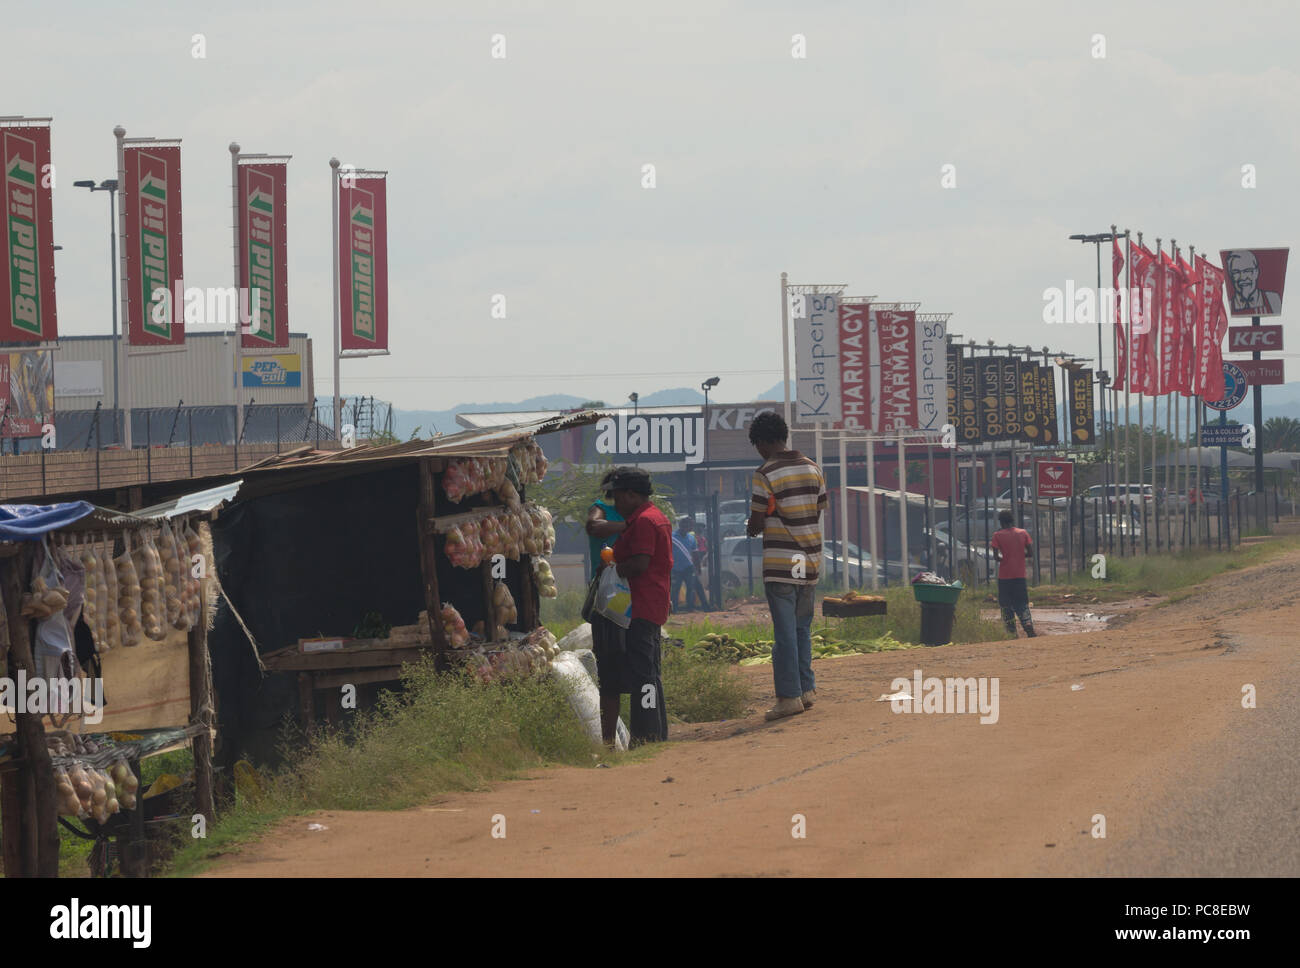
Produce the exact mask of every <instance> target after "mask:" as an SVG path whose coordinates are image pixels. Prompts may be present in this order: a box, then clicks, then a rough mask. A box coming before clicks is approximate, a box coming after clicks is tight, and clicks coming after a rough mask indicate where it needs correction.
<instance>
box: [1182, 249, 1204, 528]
mask: <svg viewBox="0 0 1300 968" xmlns="http://www.w3.org/2000/svg"><path fill="white" fill-rule="evenodd" d="M1187 258H1188V259H1190V260H1191V264H1192V279H1193V281H1195V279H1196V246H1194V245H1189V246H1188V247H1187ZM1196 291H1197V293H1198V294H1199V293H1200V291H1201V290H1200V286H1197V288H1196ZM1196 312H1197V316H1198V317H1199V315H1200V307H1199V305H1198V306H1197V309H1196ZM1199 349H1200V348H1199V347H1198V346H1196V323H1195V321H1193V323H1192V367H1191V370H1190V374H1191V375H1190V376H1189V378H1188V384H1187V389H1188V391H1189V392H1190V393H1191V396H1189V397H1188V398H1187V432H1188V433H1189V434H1190V433H1191V432H1192V400H1193V399H1195V397H1196V354H1197V352H1198V351H1199ZM1200 442H1201V434H1200V430H1199V429H1198V430H1197V431H1196V443H1197V445H1198V446H1199V445H1200ZM1191 476H1192V442H1191V441H1188V442H1187V470H1186V471H1184V473H1183V485H1184V488H1185V492H1186V493H1187V495H1188V502H1187V520H1186V521H1185V522H1184V530H1185V531H1186V532H1187V542H1186V543H1187V544H1188V545H1193V546H1194V545H1195V544H1196V535H1195V533H1194V532H1193V528H1194V527H1195V525H1196V522H1197V518H1198V516H1199V515H1200V513H1201V512H1200V509H1199V508H1195V507H1193V506H1192V503H1191V492H1192V488H1191V485H1190V481H1191ZM1200 479H1201V455H1200V452H1199V450H1198V451H1197V454H1196V481H1197V483H1196V490H1197V492H1198V493H1199V491H1200V489H1201V484H1200Z"/></svg>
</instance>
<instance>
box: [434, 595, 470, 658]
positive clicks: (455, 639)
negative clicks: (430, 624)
mask: <svg viewBox="0 0 1300 968" xmlns="http://www.w3.org/2000/svg"><path fill="white" fill-rule="evenodd" d="M441 616H442V629H443V631H444V632H445V633H446V635H447V642H448V644H450V645H451V647H452V648H453V649H463V648H464V647H465V646H467V645H469V629H467V628H465V620H464V619H463V618H461V617H460V612H459V611H457V609H456V606H455V605H452V604H451V603H450V602H443V603H442V612H441Z"/></svg>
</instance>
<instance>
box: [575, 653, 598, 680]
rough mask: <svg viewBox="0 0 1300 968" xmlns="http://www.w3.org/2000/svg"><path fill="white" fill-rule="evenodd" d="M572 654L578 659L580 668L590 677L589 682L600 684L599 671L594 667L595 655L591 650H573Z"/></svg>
mask: <svg viewBox="0 0 1300 968" xmlns="http://www.w3.org/2000/svg"><path fill="white" fill-rule="evenodd" d="M573 654H574V655H576V656H577V657H578V661H579V662H581V663H582V667H583V668H584V669H586V670H587V675H589V676H591V681H592V682H595V683H599V682H600V670H599V669H598V668H597V666H596V653H595V652H593V651H591V649H574V650H573Z"/></svg>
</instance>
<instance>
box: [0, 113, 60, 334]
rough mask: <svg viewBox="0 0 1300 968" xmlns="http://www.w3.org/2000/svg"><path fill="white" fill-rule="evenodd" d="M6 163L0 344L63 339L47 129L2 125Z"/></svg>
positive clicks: (0, 153)
mask: <svg viewBox="0 0 1300 968" xmlns="http://www.w3.org/2000/svg"><path fill="white" fill-rule="evenodd" d="M0 163H2V164H3V165H4V216H5V230H4V245H5V249H4V257H5V258H4V264H5V269H4V271H3V272H0V296H3V299H0V341H2V342H6V343H39V342H42V341H46V340H55V339H58V337H59V330H58V316H57V314H56V312H55V307H54V238H53V235H52V233H53V231H54V224H53V223H54V219H53V210H52V206H51V197H50V196H51V188H52V185H53V176H52V174H51V168H50V129H49V126H48V125H45V124H40V125H32V124H13V125H4V124H0Z"/></svg>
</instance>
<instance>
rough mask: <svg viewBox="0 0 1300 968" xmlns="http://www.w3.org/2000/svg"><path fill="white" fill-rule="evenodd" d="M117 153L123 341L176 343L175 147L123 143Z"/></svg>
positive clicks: (180, 320) (181, 330) (179, 305)
mask: <svg viewBox="0 0 1300 968" xmlns="http://www.w3.org/2000/svg"><path fill="white" fill-rule="evenodd" d="M122 157H123V162H124V164H125V167H126V185H125V188H124V191H123V193H122V207H123V212H124V214H125V216H126V235H125V236H124V237H123V239H122V251H123V252H124V253H125V254H126V315H127V327H126V339H127V343H128V344H129V345H131V346H180V345H181V344H183V343H184V342H185V320H184V315H185V303H184V300H183V299H176V298H175V294H176V293H177V292H183V291H184V281H183V280H184V278H185V271H184V264H183V261H182V252H181V149H180V147H179V146H169V147H165V148H159V147H155V146H152V145H138V146H135V145H127V146H126V147H124V148H123V149H122ZM177 283H180V285H179V286H178V285H177ZM160 290H161V292H159V291H160ZM155 297H156V298H155Z"/></svg>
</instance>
